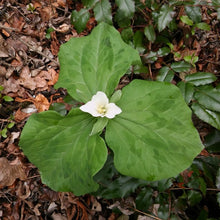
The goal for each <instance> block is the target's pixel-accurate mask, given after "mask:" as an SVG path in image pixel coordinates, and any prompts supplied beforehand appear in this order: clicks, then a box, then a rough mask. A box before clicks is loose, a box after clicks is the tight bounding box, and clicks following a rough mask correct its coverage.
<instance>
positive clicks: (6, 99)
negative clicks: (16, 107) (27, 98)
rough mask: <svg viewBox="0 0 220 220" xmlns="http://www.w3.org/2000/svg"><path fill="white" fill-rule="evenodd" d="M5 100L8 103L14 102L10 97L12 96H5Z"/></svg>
mask: <svg viewBox="0 0 220 220" xmlns="http://www.w3.org/2000/svg"><path fill="white" fill-rule="evenodd" d="M3 99H4V100H5V101H6V102H11V101H13V100H14V99H13V98H12V97H10V96H8V95H5V96H3Z"/></svg>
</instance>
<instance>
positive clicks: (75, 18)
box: [71, 8, 90, 33]
mask: <svg viewBox="0 0 220 220" xmlns="http://www.w3.org/2000/svg"><path fill="white" fill-rule="evenodd" d="M89 17H90V14H89V11H88V10H87V9H84V8H83V9H81V10H80V11H76V10H74V11H73V12H72V15H71V22H72V24H73V25H74V27H75V29H76V30H77V32H78V33H80V32H82V31H83V30H84V29H85V28H86V24H87V22H88V20H89Z"/></svg>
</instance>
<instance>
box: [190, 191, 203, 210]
mask: <svg viewBox="0 0 220 220" xmlns="http://www.w3.org/2000/svg"><path fill="white" fill-rule="evenodd" d="M187 194H188V203H189V205H190V206H194V205H196V204H198V203H199V202H200V201H201V200H202V194H201V193H200V192H198V191H195V190H189V191H188V192H187Z"/></svg>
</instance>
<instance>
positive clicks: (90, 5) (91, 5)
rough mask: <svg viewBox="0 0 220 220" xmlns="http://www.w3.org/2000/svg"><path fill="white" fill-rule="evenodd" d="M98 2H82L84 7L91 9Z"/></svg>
mask: <svg viewBox="0 0 220 220" xmlns="http://www.w3.org/2000/svg"><path fill="white" fill-rule="evenodd" d="M98 1H99V0H82V3H83V5H84V6H86V7H88V8H92V7H93V6H94V5H95V4H96V3H97V2H98Z"/></svg>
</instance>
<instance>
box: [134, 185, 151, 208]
mask: <svg viewBox="0 0 220 220" xmlns="http://www.w3.org/2000/svg"><path fill="white" fill-rule="evenodd" d="M135 204H136V206H137V209H139V210H142V211H144V212H146V211H148V209H149V207H150V206H151V205H152V204H153V189H152V188H150V187H147V188H143V189H141V191H140V192H139V193H138V195H137V198H136V200H135Z"/></svg>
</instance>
